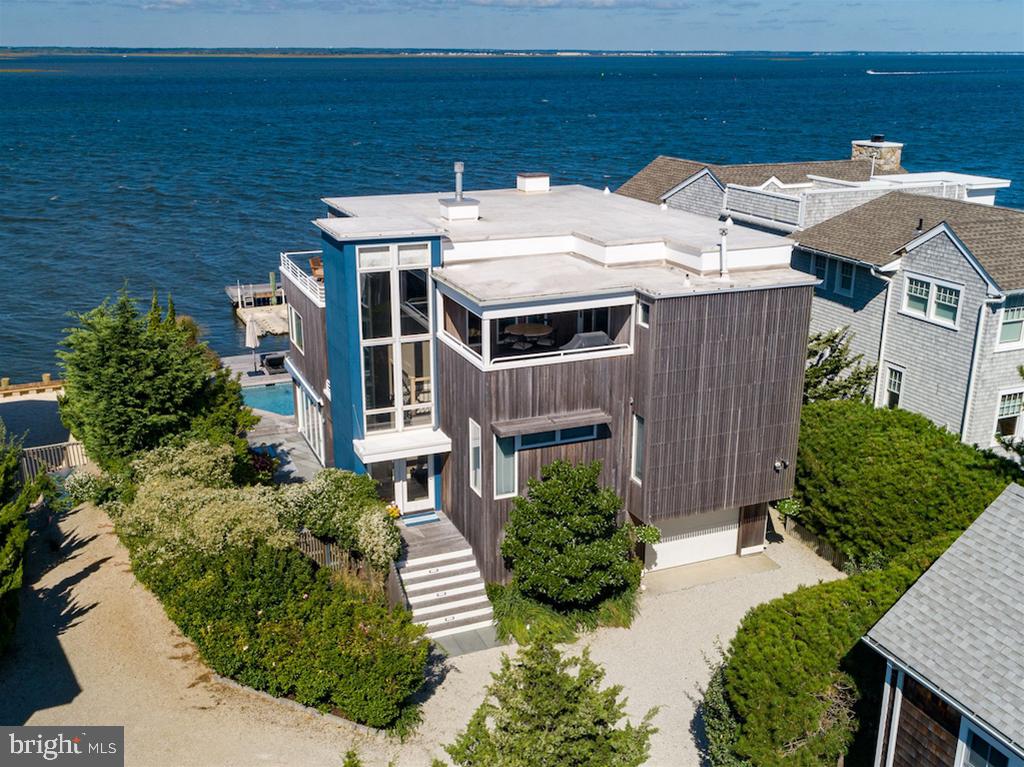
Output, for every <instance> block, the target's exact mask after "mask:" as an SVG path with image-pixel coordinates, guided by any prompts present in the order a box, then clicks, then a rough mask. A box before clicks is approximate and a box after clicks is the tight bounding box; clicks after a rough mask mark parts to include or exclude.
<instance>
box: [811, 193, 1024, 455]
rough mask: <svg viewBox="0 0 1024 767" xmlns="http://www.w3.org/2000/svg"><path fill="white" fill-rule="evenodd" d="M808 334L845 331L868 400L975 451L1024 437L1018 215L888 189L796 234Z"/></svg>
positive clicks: (1023, 304)
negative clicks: (806, 281)
mask: <svg viewBox="0 0 1024 767" xmlns="http://www.w3.org/2000/svg"><path fill="white" fill-rule="evenodd" d="M792 238H793V239H794V240H796V241H797V242H798V244H799V246H798V247H797V248H795V249H794V251H793V267H794V268H795V269H799V270H801V271H805V272H808V273H812V274H815V275H816V276H817V277H818V278H819V279H820V280H821V284H820V285H819V286H818V288H816V290H815V300H814V303H813V305H812V309H811V331H812V332H820V331H826V330H830V329H832V328H836V327H841V326H844V325H848V326H849V327H850V328H851V330H852V331H853V334H854V335H853V341H852V348H853V350H854V351H855V352H857V353H860V354H863V355H864V358H865V361H866V362H867V363H870V364H878V366H879V375H878V377H877V382H876V386H875V391H874V392H873V398H874V400H875V404H876V405H879V406H889V407H902V408H906V409H908V410H913V411H915V412H918V413H922V414H923V415H925V416H927V417H928V418H930V419H931V420H932V421H934V422H935V423H937V424H939V425H940V426H945V427H946V428H947V429H949V430H950V431H952V432H954V433H957V434H959V435H960V437H961V438H962V439H963V440H964V441H965V442H968V443H975V444H978V445H980V446H981V447H991V446H994V445H996V444H998V440H997V439H996V434H997V433H999V434H1001V435H1004V436H1012V437H1015V438H1022V437H1024V417H1022V414H1024V380H1022V379H1021V376H1020V374H1019V372H1018V368H1019V366H1020V365H1022V364H1024V211H1020V210H1015V209H1011V208H1001V207H996V206H989V205H978V204H975V203H969V202H960V201H956V200H947V199H940V198H935V197H927V196H921V195H916V194H908V193H905V192H891V193H889V194H887V195H885V196H884V197H880V198H878V199H876V200H872V201H870V202H867V203H865V204H863V205H861V206H859V207H857V208H854V209H853V210H850V211H847V212H846V213H843V214H840V215H838V216H835V217H834V218H831V219H829V220H828V221H825V222H823V223H820V224H818V225H816V226H813V227H811V228H809V229H807V230H805V231H803V232H798V233H795V234H793V235H792Z"/></svg>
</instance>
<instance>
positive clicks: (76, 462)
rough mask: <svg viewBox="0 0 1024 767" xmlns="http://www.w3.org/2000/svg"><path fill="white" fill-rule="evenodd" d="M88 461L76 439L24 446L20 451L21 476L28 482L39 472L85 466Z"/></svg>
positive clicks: (83, 448) (83, 449)
mask: <svg viewBox="0 0 1024 767" xmlns="http://www.w3.org/2000/svg"><path fill="white" fill-rule="evenodd" d="M88 462H89V457H88V456H87V455H86V454H85V447H83V446H82V443H81V442H79V441H78V440H70V441H69V442H61V443H58V444H55V445H40V446H38V447H26V448H24V449H22V451H21V478H22V480H23V481H25V482H29V481H30V480H32V479H33V478H35V476H36V475H37V474H39V472H42V471H47V472H49V471H61V470H62V469H74V468H75V467H77V466H85V464H87V463H88Z"/></svg>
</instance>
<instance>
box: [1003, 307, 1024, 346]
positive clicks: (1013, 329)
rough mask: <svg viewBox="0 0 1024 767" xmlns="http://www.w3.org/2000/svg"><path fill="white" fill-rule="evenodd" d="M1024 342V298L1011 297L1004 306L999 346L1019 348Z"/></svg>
mask: <svg viewBox="0 0 1024 767" xmlns="http://www.w3.org/2000/svg"><path fill="white" fill-rule="evenodd" d="M1021 342H1024V296H1010V297H1009V298H1007V299H1006V304H1005V305H1004V306H1003V319H1002V322H1001V323H1000V325H999V345H1000V346H1019V345H1020V344H1021Z"/></svg>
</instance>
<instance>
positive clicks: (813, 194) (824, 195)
mask: <svg viewBox="0 0 1024 767" xmlns="http://www.w3.org/2000/svg"><path fill="white" fill-rule="evenodd" d="M891 191H892V190H891V189H851V188H850V187H845V188H842V189H820V190H807V191H806V192H804V193H803V195H802V197H803V200H802V204H803V208H804V210H803V215H804V218H803V222H802V224H801V225H802V226H803V227H804V228H807V227H811V226H814V225H815V224H820V223H821V222H822V221H825V220H827V219H830V218H832V217H834V216H838V215H839V214H840V213H845V212H846V211H848V210H852V209H853V208H856V207H859V206H860V205H863V204H864V203H866V202H870V201H871V200H874V199H876V198H878V197H881V196H882V195H885V194H889V192H891ZM904 191H906V192H907V193H908V194H921V195H927V196H929V197H950V198H953V199H962V197H963V187H953V188H949V187H943V186H942V185H939V184H937V185H935V186H921V187H911V188H909V189H906V190H904Z"/></svg>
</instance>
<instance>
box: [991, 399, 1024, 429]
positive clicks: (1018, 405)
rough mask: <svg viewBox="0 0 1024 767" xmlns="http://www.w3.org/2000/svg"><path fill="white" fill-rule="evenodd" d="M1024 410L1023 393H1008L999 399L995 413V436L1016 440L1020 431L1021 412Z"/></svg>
mask: <svg viewBox="0 0 1024 767" xmlns="http://www.w3.org/2000/svg"><path fill="white" fill-rule="evenodd" d="M1022 410H1024V392H1019V391H1015V392H1009V393H1007V394H1004V395H1002V396H1001V397H1000V398H999V410H998V412H997V413H996V436H997V437H1009V438H1010V439H1017V437H1018V436H1020V431H1021V417H1020V416H1021V411H1022Z"/></svg>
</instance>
